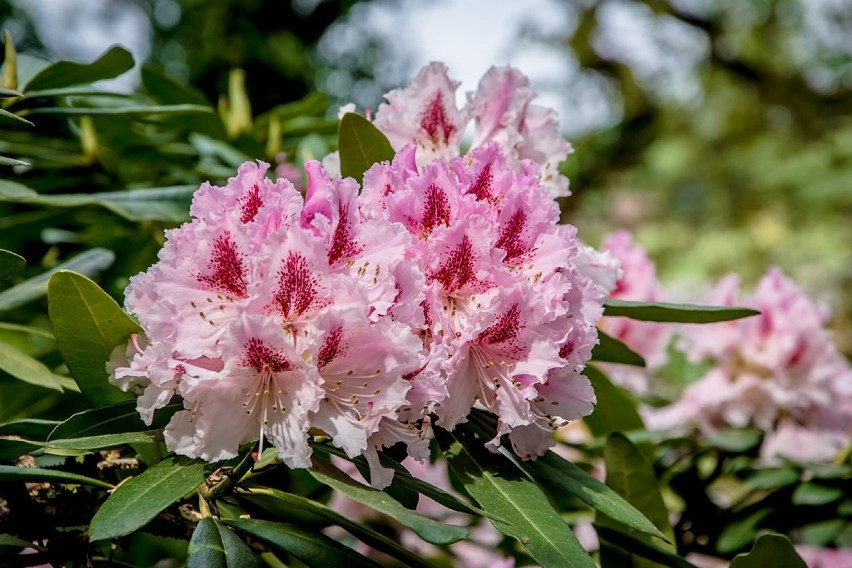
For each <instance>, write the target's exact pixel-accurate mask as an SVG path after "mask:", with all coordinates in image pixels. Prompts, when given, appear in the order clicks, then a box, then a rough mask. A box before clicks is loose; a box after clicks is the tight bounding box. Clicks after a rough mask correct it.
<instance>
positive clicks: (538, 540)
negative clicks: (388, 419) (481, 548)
mask: <svg viewBox="0 0 852 568" xmlns="http://www.w3.org/2000/svg"><path fill="white" fill-rule="evenodd" d="M435 438H436V440H437V441H438V445H439V446H440V447H441V450H442V451H443V452H444V456H445V457H446V458H447V463H448V464H449V466H450V467H451V468H452V470H453V472H454V473H455V474H456V477H457V478H458V479H459V481H460V482H461V483H462V484H463V485H464V488H465V489H466V490H467V492H468V493H469V494H470V495H471V497H473V498H474V499H475V500H476V501H477V503H479V506H480V507H482V508H483V509H484V510H485V511H488V512H494V513H495V514H496V515H499V516H500V517H501V518H502V519H505V521H496V520H492V521H491V522H492V524H493V525H494V526H495V527H496V528H497V529H498V530H499V531H500V532H502V533H503V534H505V535H508V536H511V537H513V538H516V539H518V540H519V541H520V542H521V544H523V545H524V547H525V548H526V550H527V552H529V554H530V555H531V556H532V557H533V558H534V559H535V560H536V561H537V562H538V563H539V564H541V565H542V566H545V567H548V566H588V567H593V566H594V565H595V563H594V562H593V561H592V559H591V558H590V557H589V555H588V554H587V553H586V551H585V550H583V547H582V546H580V543H579V542H578V541H577V538H576V537H575V536H574V533H573V532H571V529H570V527H569V526H568V524H567V523H565V521H564V520H562V517H560V516H559V513H557V512H556V511H555V510H554V509H553V507H552V506H551V505H550V502H549V501H548V500H547V497H546V496H545V495H544V493H542V491H541V489H539V488H538V486H537V485H536V484H535V483H534V482H533V481H532V480H530V479H529V478H527V477H526V476H525V475H524V474H523V472H521V470H520V469H518V467H517V466H516V465H515V464H514V463H512V461H510V460H509V459H508V458H507V457H506V456H503V455H501V454H495V453H492V452H490V451H489V450H487V449H486V448H485V446H484V443H485V442H486V441H487V440H486V439H485V437H484V436H477V435H475V433H474V432H473V431H472V430H471V429H469V428H465V427H464V426H462V427H457V428H456V429H455V430H454V431H452V432H447V431H446V430H444V429H442V428H437V427H436V428H435Z"/></svg>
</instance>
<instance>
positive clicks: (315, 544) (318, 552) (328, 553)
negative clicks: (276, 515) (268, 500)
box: [222, 519, 381, 568]
mask: <svg viewBox="0 0 852 568" xmlns="http://www.w3.org/2000/svg"><path fill="white" fill-rule="evenodd" d="M222 524H225V525H228V526H232V527H234V528H237V529H239V530H241V531H243V532H245V533H248V534H250V535H252V536H254V537H257V538H259V539H260V540H262V541H264V542H266V543H268V544H270V545H271V546H273V547H274V548H277V549H278V550H281V551H283V552H286V553H287V554H292V555H293V556H295V557H296V558H298V559H299V560H301V561H302V562H304V563H305V564H306V565H308V566H312V567H316V568H341V567H343V566H352V567H360V566H365V567H379V566H381V565H380V564H377V563H376V562H374V561H373V560H370V559H369V558H367V557H366V556H364V555H362V554H361V553H359V552H356V551H354V550H352V549H351V548H348V547H347V546H344V545H342V544H340V543H339V542H337V541H336V540H333V539H331V538H329V537H327V536H325V535H324V534H322V533H320V532H315V531H310V530H306V529H303V528H300V527H298V526H296V525H288V524H284V523H273V522H272V521H261V520H256V519H224V520H222Z"/></svg>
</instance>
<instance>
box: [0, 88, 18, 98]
mask: <svg viewBox="0 0 852 568" xmlns="http://www.w3.org/2000/svg"><path fill="white" fill-rule="evenodd" d="M20 96H21V93H19V92H18V91H16V90H14V89H7V88H5V87H0V97H3V98H6V97H20Z"/></svg>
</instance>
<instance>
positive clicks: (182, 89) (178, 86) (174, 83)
mask: <svg viewBox="0 0 852 568" xmlns="http://www.w3.org/2000/svg"><path fill="white" fill-rule="evenodd" d="M142 86H143V87H145V90H147V91H148V92H149V93H151V95H153V96H154V97H155V98H156V99H157V101H158V102H161V103H163V104H167V105H175V104H192V105H207V106H210V102H209V101H208V100H207V97H205V96H204V94H203V93H202V92H201V91H199V90H198V89H196V88H195V87H191V86H189V85H186V84H184V83H181V82H180V81H178V80H177V79H175V78H174V77H171V76H169V75H167V74H166V73H164V72H163V71H162V70H161V69H159V68H158V67H157V66H156V65H154V64H153V63H150V62H148V63H145V64H144V65H143V66H142Z"/></svg>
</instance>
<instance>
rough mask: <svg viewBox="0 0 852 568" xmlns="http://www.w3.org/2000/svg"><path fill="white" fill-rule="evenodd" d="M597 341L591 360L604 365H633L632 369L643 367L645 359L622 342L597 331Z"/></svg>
mask: <svg viewBox="0 0 852 568" xmlns="http://www.w3.org/2000/svg"><path fill="white" fill-rule="evenodd" d="M598 341H599V343H598V344H597V345H595V347H594V349H592V360H593V361H601V362H604V363H621V364H623V365H633V366H634V367H644V366H645V359H644V358H643V357H642V356H641V355H639V354H638V353H636V352H635V351H633V350H632V349H630V348H629V347H628V346H627V345H625V344H624V343H623V342H622V341H620V340H618V339H616V338H614V337H612V336H610V335H607V334H606V333H604V332H602V331H601V330H598Z"/></svg>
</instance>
